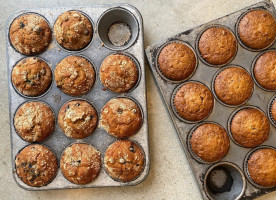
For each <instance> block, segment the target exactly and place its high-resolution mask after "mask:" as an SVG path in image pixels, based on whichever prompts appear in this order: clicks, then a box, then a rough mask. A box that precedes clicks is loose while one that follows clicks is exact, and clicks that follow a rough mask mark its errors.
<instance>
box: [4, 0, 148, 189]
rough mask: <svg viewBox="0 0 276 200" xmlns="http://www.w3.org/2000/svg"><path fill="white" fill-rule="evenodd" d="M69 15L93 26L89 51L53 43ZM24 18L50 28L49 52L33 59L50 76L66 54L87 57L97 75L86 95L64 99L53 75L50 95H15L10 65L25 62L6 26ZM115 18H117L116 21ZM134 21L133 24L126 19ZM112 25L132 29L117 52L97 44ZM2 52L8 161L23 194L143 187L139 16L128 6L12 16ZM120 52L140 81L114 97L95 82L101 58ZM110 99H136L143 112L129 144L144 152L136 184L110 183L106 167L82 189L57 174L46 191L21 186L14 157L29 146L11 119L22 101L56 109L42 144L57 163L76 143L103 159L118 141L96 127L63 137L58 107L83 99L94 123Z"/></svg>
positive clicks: (47, 10)
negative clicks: (57, 25) (91, 148)
mask: <svg viewBox="0 0 276 200" xmlns="http://www.w3.org/2000/svg"><path fill="white" fill-rule="evenodd" d="M68 10H77V11H80V12H82V13H84V14H85V15H86V16H88V17H89V19H90V20H91V22H92V25H93V37H92V41H91V42H90V43H89V45H88V46H87V47H85V48H84V49H82V50H80V51H69V50H66V49H63V48H62V47H60V46H59V45H58V44H57V42H56V41H55V39H54V34H53V26H54V23H55V21H56V19H57V18H58V16H59V15H60V14H62V13H63V12H65V11H68ZM109 12H112V13H113V14H112V15H108V16H106V15H107V13H109ZM25 13H35V14H39V15H41V16H43V17H44V18H45V19H46V20H47V21H48V23H49V25H50V27H51V29H52V41H51V43H50V45H49V47H48V49H47V50H46V51H45V52H43V53H41V54H39V55H37V56H36V57H39V58H42V59H43V60H45V61H46V62H47V63H48V64H49V66H50V68H51V69H52V72H54V70H55V67H56V65H57V64H58V63H59V62H60V61H61V60H62V59H63V58H65V57H67V56H69V55H72V54H73V55H80V56H84V57H86V58H88V59H89V60H90V61H91V62H92V64H93V66H94V68H95V70H96V80H95V83H94V86H93V88H92V89H91V91H89V92H88V93H87V94H85V95H82V96H78V97H72V96H69V95H66V94H64V93H63V92H62V91H61V90H59V89H58V88H57V86H56V83H55V80H54V74H53V83H52V86H51V88H50V89H49V91H47V92H46V93H45V94H44V95H41V96H39V97H26V96H23V95H21V94H20V93H19V92H17V91H16V90H15V88H14V87H13V84H12V81H11V72H12V69H13V67H14V65H15V64H16V63H17V62H18V61H19V60H21V59H23V58H26V56H24V55H22V54H20V53H19V52H17V51H16V50H15V49H14V48H13V47H12V45H11V43H10V41H9V27H10V25H11V23H12V22H13V20H14V19H15V18H16V17H18V16H20V15H22V14H25ZM114 16H116V17H114ZM131 17H132V19H130V18H131ZM103 18H104V19H105V20H104V21H103V22H102V20H101V19H103ZM116 20H120V22H125V23H127V24H128V25H129V26H130V28H131V29H132V30H131V31H132V37H131V39H130V41H129V43H127V44H125V45H124V46H121V47H116V48H113V46H110V45H109V44H108V42H107V41H106V40H104V39H103V38H101V39H100V37H101V34H107V33H106V32H105V31H106V30H102V29H101V28H100V29H99V27H103V26H105V25H106V24H101V23H106V22H110V24H112V23H114V22H116ZM6 39H7V43H6V48H7V58H8V60H7V69H8V70H7V71H8V84H9V109H10V136H11V160H12V166H13V169H12V173H13V177H14V179H15V181H16V183H17V184H18V185H19V186H20V187H22V188H24V189H26V190H50V189H66V188H90V187H108V186H130V185H136V184H139V183H141V182H142V181H143V180H144V179H145V178H146V177H147V175H148V172H149V167H150V156H149V141H148V140H149V138H148V124H147V122H148V119H147V105H146V86H145V63H144V46H143V21H142V17H141V14H140V13H139V11H138V10H137V9H136V8H135V7H133V6H131V5H129V4H105V5H91V6H86V7H83V6H76V7H67V8H65V7H64V8H43V9H29V10H20V11H17V12H15V13H14V14H12V15H11V16H10V18H9V19H8V21H7V24H6ZM113 53H119V54H127V55H130V56H131V57H133V58H134V59H135V62H136V63H137V64H138V66H137V67H138V69H139V70H138V71H139V80H138V83H137V85H136V86H135V88H134V89H132V90H131V91H129V92H127V93H123V94H118V93H113V92H110V91H109V90H106V89H105V88H104V86H103V85H102V84H101V82H100V78H99V68H100V66H101V63H102V61H103V60H104V58H105V57H106V56H108V55H110V54H113ZM114 97H130V98H132V99H134V100H136V101H137V102H138V104H139V106H140V107H141V108H142V109H141V112H142V113H143V124H142V126H141V128H140V130H139V131H138V132H137V133H136V134H135V135H133V136H131V137H129V138H128V139H130V140H133V141H135V142H136V143H138V144H139V145H140V146H141V147H142V149H143V151H144V153H145V167H144V170H143V172H142V173H141V174H140V176H138V177H137V178H136V179H135V180H133V181H131V182H119V181H115V180H113V179H112V178H111V177H110V176H109V175H108V174H107V173H106V172H105V170H104V166H102V169H101V172H100V174H99V176H98V177H97V178H96V179H95V180H94V181H92V182H91V183H89V184H86V185H77V184H73V183H71V182H70V181H68V180H67V179H65V178H64V177H63V175H62V173H61V170H60V169H59V170H58V172H57V176H56V177H55V179H54V180H53V181H52V182H51V183H49V184H48V185H46V186H42V187H30V186H28V185H26V184H25V183H23V182H22V181H21V180H20V179H19V178H18V176H17V175H16V172H15V165H14V159H15V156H16V155H17V153H18V152H19V151H20V150H21V149H22V148H24V147H25V146H27V145H28V144H29V143H28V142H26V141H24V140H22V139H21V138H20V137H19V136H18V135H17V133H16V131H15V128H14V125H13V117H14V114H15V112H16V110H17V108H18V107H19V106H20V105H21V104H22V103H24V102H27V101H34V100H37V101H42V102H45V103H47V104H48V105H50V107H51V108H52V109H53V110H54V113H55V118H56V126H55V131H54V133H53V134H52V135H51V136H50V137H49V138H47V139H46V140H45V141H43V142H41V144H44V145H46V146H48V147H50V148H51V149H53V151H54V153H56V155H57V157H58V159H60V156H61V153H62V152H63V150H64V149H65V147H67V146H68V145H70V144H72V143H75V142H86V143H88V144H91V145H92V146H94V147H95V148H96V149H98V150H99V151H100V152H101V157H102V159H103V156H104V153H105V150H106V149H107V147H108V145H109V144H111V143H112V142H114V141H115V140H117V139H116V138H115V137H112V136H110V135H109V134H108V133H106V131H105V130H103V129H101V128H99V127H97V128H96V130H95V131H94V133H93V134H92V135H90V136H88V137H87V138H84V139H80V140H76V139H71V138H68V137H66V136H65V134H63V133H62V130H61V129H60V127H59V125H58V123H57V118H58V112H59V109H60V107H61V106H62V105H63V104H64V103H65V102H67V101H69V100H73V99H80V98H81V99H85V100H87V101H89V102H92V103H93V105H94V106H95V108H96V110H97V111H98V114H99V116H98V118H100V112H99V111H100V110H101V109H102V107H103V106H104V105H105V103H107V102H108V101H109V100H110V99H111V98H114Z"/></svg>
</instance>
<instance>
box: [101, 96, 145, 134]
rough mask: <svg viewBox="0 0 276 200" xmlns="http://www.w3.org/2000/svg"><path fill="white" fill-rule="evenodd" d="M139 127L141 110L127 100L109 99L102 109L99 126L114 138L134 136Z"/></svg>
mask: <svg viewBox="0 0 276 200" xmlns="http://www.w3.org/2000/svg"><path fill="white" fill-rule="evenodd" d="M141 125H142V113H141V110H140V108H139V106H138V105H137V104H136V103H135V102H134V101H132V100H130V99H128V98H114V99H111V100H110V101H108V102H107V103H106V104H105V105H104V107H103V108H102V111H101V120H100V126H101V127H102V128H103V129H105V130H106V132H107V133H109V134H110V135H112V136H114V137H117V138H125V137H129V136H131V135H133V134H135V133H136V132H137V131H138V130H139V129H140V128H141Z"/></svg>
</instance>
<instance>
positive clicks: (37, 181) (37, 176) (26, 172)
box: [15, 144, 58, 187]
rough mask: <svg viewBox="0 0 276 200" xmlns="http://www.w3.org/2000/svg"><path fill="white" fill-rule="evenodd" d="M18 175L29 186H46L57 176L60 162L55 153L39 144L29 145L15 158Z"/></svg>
mask: <svg viewBox="0 0 276 200" xmlns="http://www.w3.org/2000/svg"><path fill="white" fill-rule="evenodd" d="M15 170H16V173H17V175H18V177H19V178H20V179H21V180H22V181H23V182H24V183H26V184H27V185H29V186H35V187H39V186H44V185H47V184H48V183H50V182H51V181H52V180H53V179H54V177H55V176H56V173H57V170H58V163H57V158H56V156H55V154H54V153H53V152H52V151H51V150H50V149H48V148H47V147H45V146H43V145H39V144H34V145H29V146H27V147H25V148H24V149H23V150H22V151H20V152H19V153H18V154H17V156H16V158H15Z"/></svg>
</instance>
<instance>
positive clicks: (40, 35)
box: [9, 14, 52, 55]
mask: <svg viewBox="0 0 276 200" xmlns="http://www.w3.org/2000/svg"><path fill="white" fill-rule="evenodd" d="M9 36H10V42H11V43H12V45H13V47H14V48H15V49H16V50H17V51H19V52H20V53H22V54H25V55H37V54H40V53H42V52H43V51H45V50H46V49H47V47H48V46H49V44H50V42H51V39H52V33H51V28H50V27H49V25H48V23H47V22H46V20H45V19H44V18H43V17H41V16H39V15H36V14H26V15H21V16H19V17H17V18H16V19H15V20H14V21H13V22H12V24H11V26H10V31H9Z"/></svg>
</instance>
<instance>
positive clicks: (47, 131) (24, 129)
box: [14, 101, 55, 142]
mask: <svg viewBox="0 0 276 200" xmlns="http://www.w3.org/2000/svg"><path fill="white" fill-rule="evenodd" d="M14 128H15V130H16V132H17V134H18V135H19V136H20V137H21V138H22V139H23V140H25V141H27V142H41V141H43V140H45V139H46V138H47V137H49V136H50V135H51V133H52V132H53V131H54V129H55V117H54V113H53V111H52V109H51V108H50V107H49V106H48V105H46V104H45V103H42V102H39V101H33V102H27V103H24V104H23V105H22V106H20V107H19V108H18V110H17V111H16V114H15V116H14Z"/></svg>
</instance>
